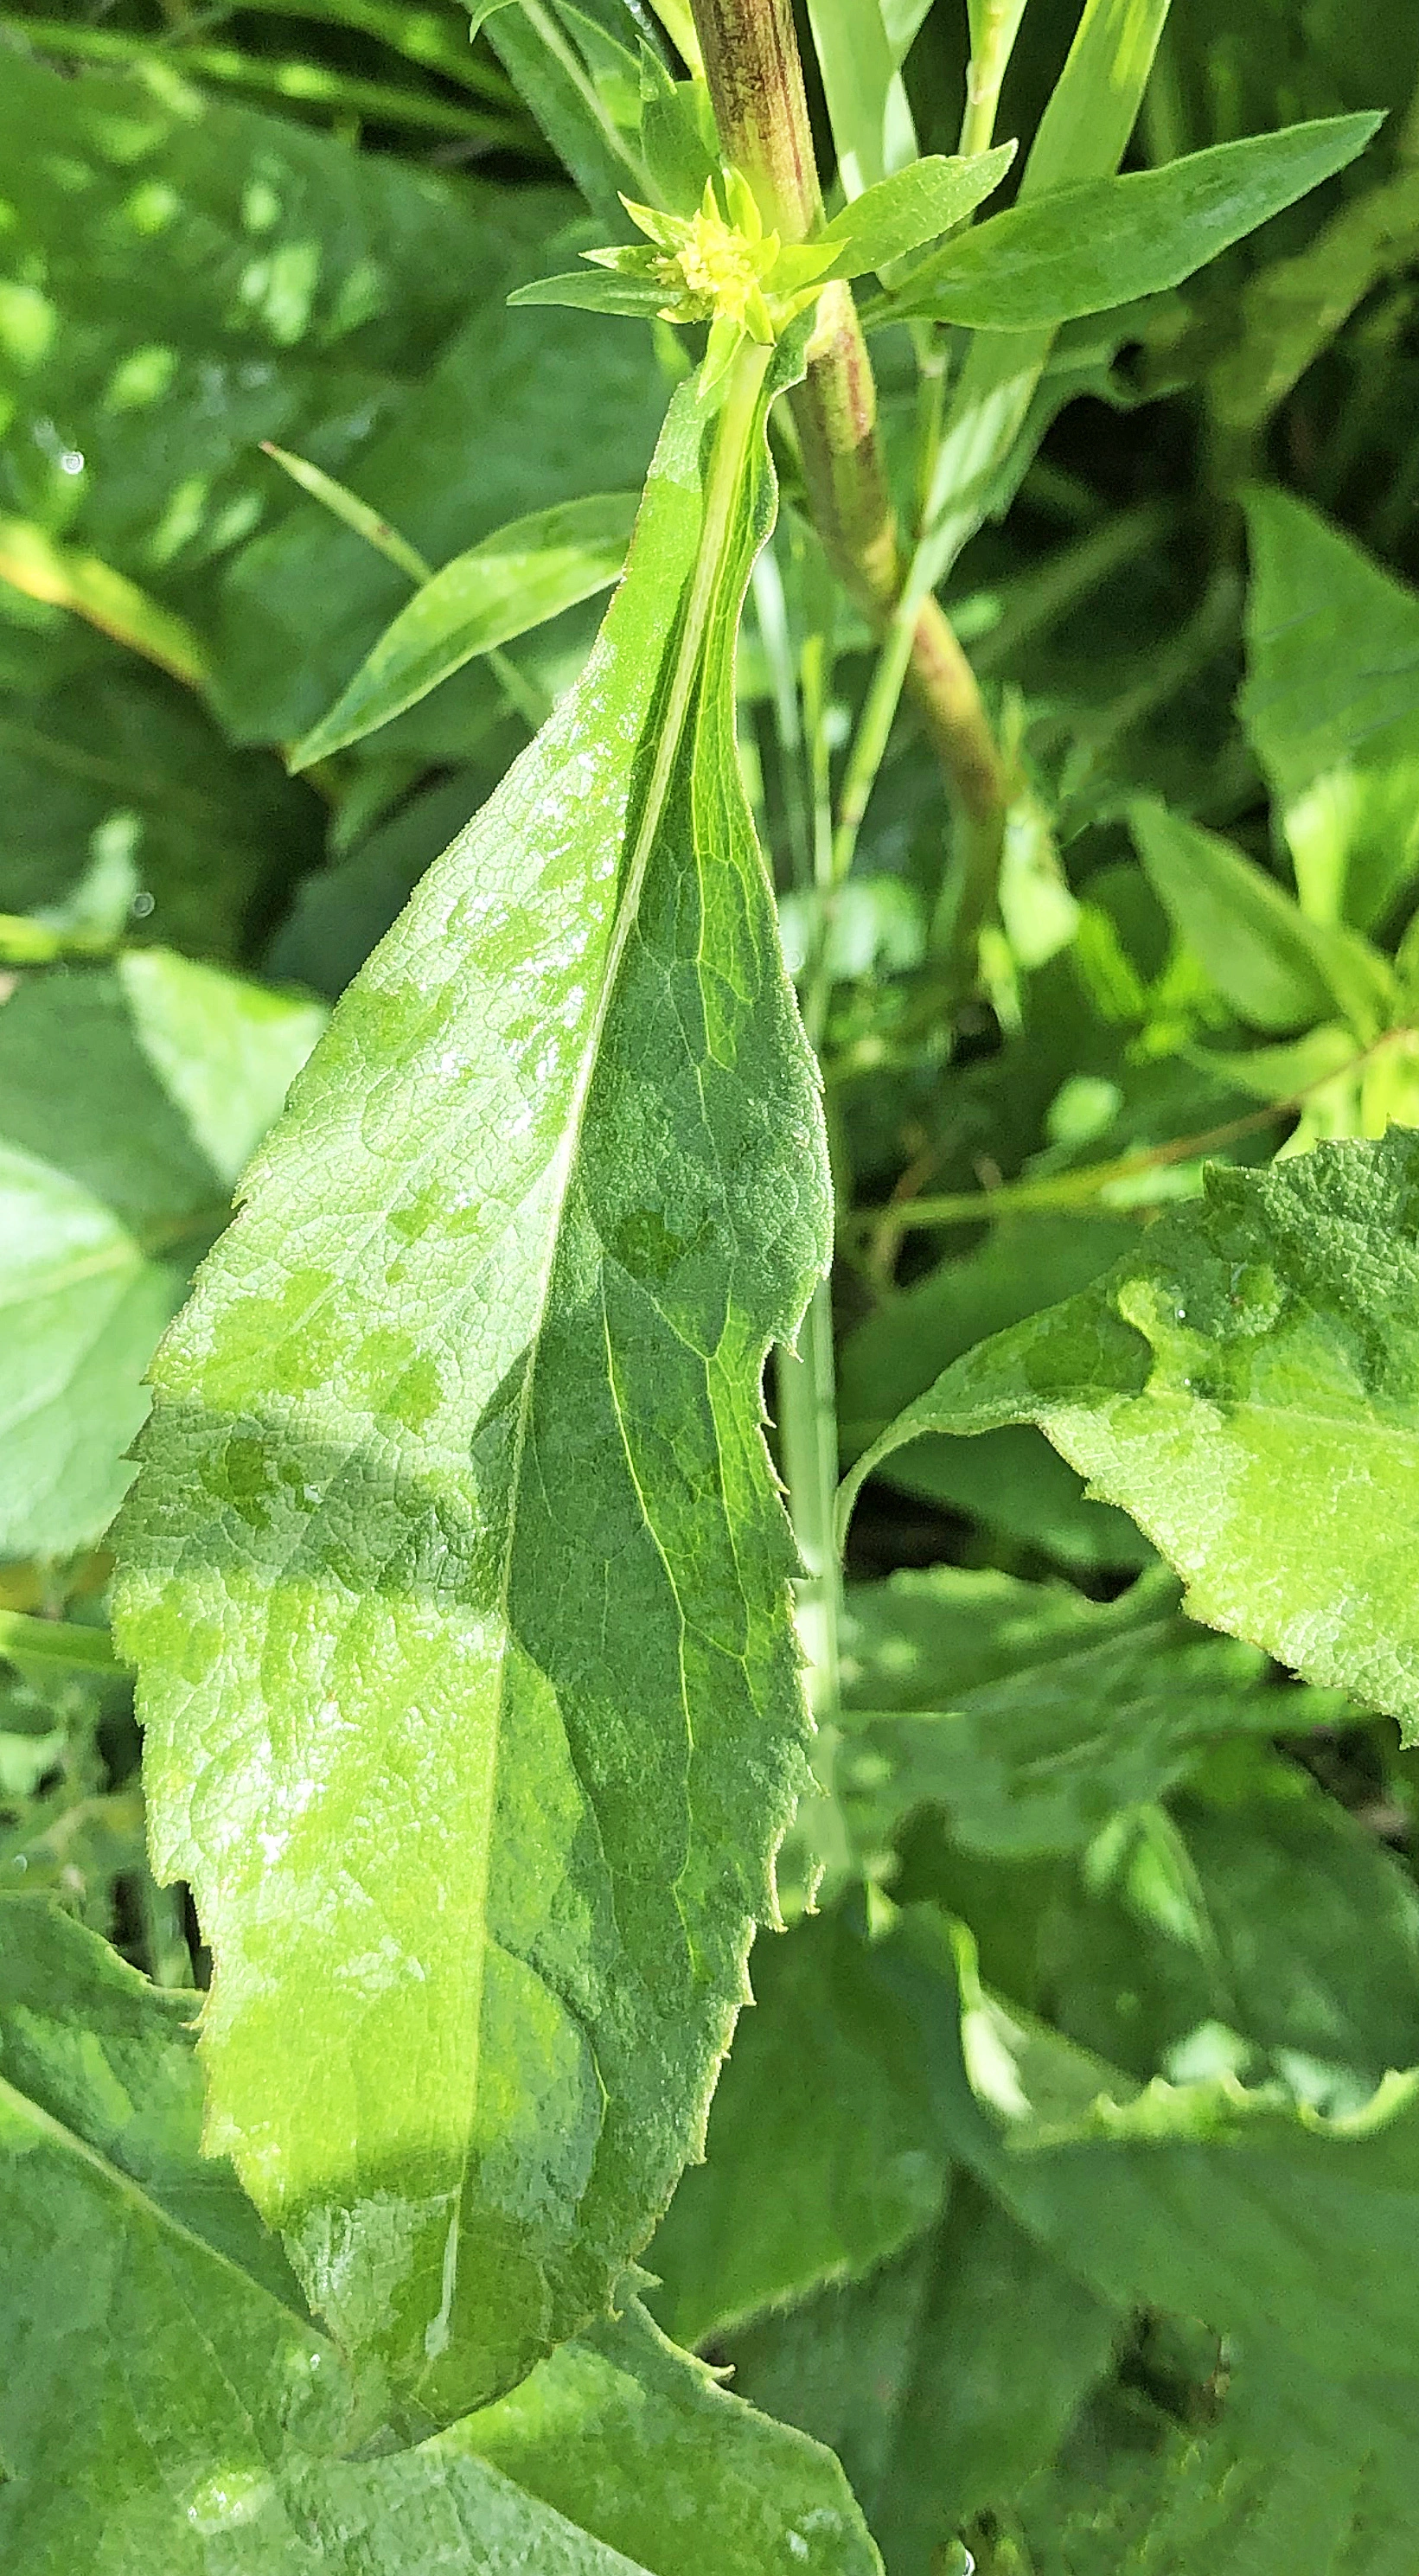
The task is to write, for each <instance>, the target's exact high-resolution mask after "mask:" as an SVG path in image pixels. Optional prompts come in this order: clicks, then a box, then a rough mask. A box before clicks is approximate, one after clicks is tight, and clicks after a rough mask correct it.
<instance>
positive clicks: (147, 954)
mask: <svg viewBox="0 0 1419 2576" xmlns="http://www.w3.org/2000/svg"><path fill="white" fill-rule="evenodd" d="M324 1019H325V1012H324V1009H323V1008H322V1006H321V1005H320V1004H318V1003H314V1002H311V1001H308V1000H306V999H304V998H302V997H300V996H296V995H291V994H284V993H272V992H268V991H265V990H263V989H262V988H261V987H260V986H258V985H255V984H249V983H246V982H245V981H243V980H242V979H241V978H240V977H238V976H234V975H228V974H225V973H223V972H222V971H220V970H219V969H217V968H214V967H210V966H200V965H197V964H195V963H193V962H192V961H191V960H189V959H187V958H182V957H176V956H173V955H172V954H170V953H169V952H168V951H166V950H163V949H148V950H144V951H141V952H133V953H130V954H128V955H126V956H125V957H123V958H121V959H120V960H119V961H118V963H117V964H116V965H115V966H113V967H111V968H105V969H97V968H94V969H82V970H79V971H77V972H71V973H66V972H64V971H63V970H56V971H54V972H52V973H49V974H43V975H34V976H29V977H26V978H25V979H24V981H23V982H22V983H21V984H20V986H19V988H18V990H16V991H15V992H14V993H12V994H11V996H10V998H9V1000H8V1001H7V1002H5V1003H4V1004H3V1005H0V1307H3V1311H4V1314H5V1331H4V1334H3V1337H0V1554H4V1555H7V1556H21V1557H23V1556H41V1557H50V1556H55V1557H62V1556H65V1555H69V1554H72V1553H73V1552H74V1551H75V1550H76V1549H78V1548H81V1547H85V1546H88V1545H91V1544H92V1542H93V1541H94V1540H95V1539H97V1538H99V1537H100V1536H101V1535H102V1533H103V1531H104V1530H105V1529H106V1528H107V1526H108V1523H109V1522H110V1520H111V1519H112V1517H113V1514H114V1512H115V1511H116V1510H117V1508H118V1505H119V1503H120V1501H121V1499H122V1497H123V1494H124V1492H125V1491H126V1489H127V1486H128V1484H129V1482H130V1480H131V1475H132V1470H131V1468H129V1467H128V1466H127V1465H126V1464H125V1463H124V1459H125V1453H126V1451H127V1448H128V1444H129V1442H130V1441H131V1439H132V1437H133V1434H134V1433H135V1432H136V1431H137V1429H138V1427H139V1425H140V1423H141V1422H142V1420H143V1417H144V1414H145V1413H146V1411H147V1396H146V1394H145V1392H144V1388H143V1376H144V1372H145V1370H146V1368H147V1365H148V1362H149V1360H150V1359H151V1358H152V1355H153V1350H154V1348H155V1346H156V1343H157V1340H158V1337H159V1335H160V1333H161V1332H162V1329H163V1326H164V1325H165V1324H166V1323H167V1322H168V1320H169V1318H170V1317H171V1315H172V1313H173V1311H174V1308H175V1307H176V1306H177V1305H178V1303H179V1302H180V1300H181V1297H182V1293H183V1288H184V1285H185V1282H186V1278H187V1275H188V1272H189V1271H190V1269H191V1267H192V1264H193V1262H194V1261H195V1260H196V1259H197V1257H198V1255H199V1254H200V1253H202V1252H203V1251H205V1249H206V1247H207V1245H208V1243H209V1242H210V1241H211V1239H212V1236H213V1235H214V1234H215V1233H216V1232H217V1230H218V1228H219V1227H220V1225H221V1224H222V1222H223V1219H224V1217H225V1214H226V1210H227V1206H228V1204H229V1201H230V1195H231V1189H232V1184H233V1182H234V1180H235V1178H236V1175H237V1173H238V1171H239V1170H240V1169H241V1166H242V1164H243V1163H244V1162H245V1161H246V1159H247V1157H248V1155H249V1154H250V1152H251V1150H252V1147H253V1146H254V1145H255V1144H256V1142H257V1140H258V1139H259V1138H260V1137H261V1136H262V1135H263V1134H264V1132H265V1130H266V1128H267V1127H268V1126H269V1125H270V1122H271V1120H272V1118H273V1117H274V1116H275V1114H276V1111H277V1110H278V1109H279V1107H280V1105H281V1102H282V1099H283V1098H284V1096H285V1092H286V1089H287V1086H288V1084H289V1083H290V1081H291V1078H292V1076H293V1074H294V1073H295V1072H296V1071H297V1070H298V1068H299V1066H300V1065H301V1064H302V1063H303V1062H304V1060H305V1058H306V1056H307V1055H308V1054H309V1052H310V1049H311V1047H312V1045H313V1044H314V1042H315V1038H316V1036H317V1035H318V1033H319V1030H320V1028H321V1027H322V1025H323V1023H324Z"/></svg>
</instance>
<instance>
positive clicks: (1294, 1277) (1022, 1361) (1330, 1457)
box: [843, 1128, 1419, 1736]
mask: <svg viewBox="0 0 1419 2576" xmlns="http://www.w3.org/2000/svg"><path fill="white" fill-rule="evenodd" d="M1417 1359H1419V1137H1416V1136H1415V1135H1413V1134H1410V1133H1409V1132H1407V1131H1406V1130H1404V1129H1402V1128H1392V1129H1391V1131H1390V1133H1389V1135H1388V1136H1387V1137H1386V1138H1385V1139H1384V1140H1383V1141H1382V1142H1381V1143H1380V1144H1377V1145H1369V1144H1342V1145H1321V1146H1318V1147H1317V1148H1316V1150H1315V1151H1314V1153H1311V1154H1308V1155H1305V1156H1298V1157H1297V1158H1296V1159H1295V1160H1293V1161H1290V1162H1285V1163H1281V1164H1278V1165H1277V1166H1276V1167H1275V1169H1273V1170H1272V1171H1269V1172H1262V1173H1256V1172H1247V1171H1234V1170H1229V1169H1227V1168H1225V1167H1223V1166H1217V1165H1214V1166H1213V1167H1211V1168H1210V1169H1209V1171H1208V1172H1207V1175H1206V1192H1205V1196H1204V1198H1203V1200H1202V1201H1201V1203H1199V1204H1194V1205H1192V1206H1190V1207H1187V1208H1181V1209H1179V1210H1178V1211H1177V1212H1176V1213H1175V1214H1173V1215H1170V1216H1167V1217H1163V1218H1160V1219H1159V1220H1158V1222H1157V1223H1156V1224H1155V1225H1154V1226H1152V1227H1151V1228H1150V1230H1149V1232H1148V1234H1147V1235H1146V1237H1145V1238H1144V1240H1143V1242H1142V1243H1141V1244H1140V1246H1139V1248H1138V1250H1137V1251H1136V1252H1133V1253H1128V1254H1126V1255H1125V1256H1124V1258H1123V1259H1122V1260H1121V1261H1119V1262H1117V1263H1116V1264H1115V1266H1114V1268H1113V1269H1112V1270H1111V1271H1109V1272H1108V1273H1107V1274H1106V1275H1105V1277H1104V1278H1102V1279H1101V1280H1099V1281H1098V1282H1097V1283H1096V1285H1095V1286H1094V1287H1092V1288H1089V1289H1086V1290H1085V1291H1084V1293H1083V1294H1082V1295H1081V1296H1078V1297H1071V1298H1068V1299H1067V1300H1066V1301H1065V1303H1064V1304H1063V1305H1060V1306H1055V1307H1052V1308H1050V1309H1048V1310H1047V1311H1046V1312H1045V1313H1044V1314H1041V1315H1033V1316H1031V1317H1030V1318H1029V1319H1028V1321H1027V1322H1025V1323H1023V1324H1018V1325H1016V1326H1015V1327H1014V1328H1013V1329H1012V1330H1010V1331H1008V1332H1004V1333H998V1334H997V1335H996V1336H995V1337H994V1339H993V1340H991V1341H988V1342H984V1343H982V1344H981V1345H980V1347H979V1348H978V1349H977V1350H974V1351H970V1352H968V1353H967V1354H966V1356H965V1357H964V1358H963V1359H960V1360H957V1361H956V1362H955V1363H954V1364H953V1366H952V1367H950V1368H948V1369H946V1370H945V1371H944V1372H943V1374H942V1375H941V1376H940V1377H939V1378H938V1379H937V1381H936V1384H935V1386H934V1387H932V1388H931V1389H930V1390H929V1391H928V1392H927V1394H925V1395H923V1396H920V1397H919V1398H918V1399H917V1401H916V1403H915V1404H911V1405H908V1407H907V1409H906V1411H905V1412H904V1413H902V1414H900V1415H899V1416H898V1418H897V1420H896V1421H895V1422H894V1423H893V1425H892V1427H891V1429H890V1430H889V1431H887V1432H884V1434H883V1436H882V1438H881V1439H880V1440H879V1441H878V1442H877V1443H876V1444H875V1446H874V1447H873V1448H871V1449H869V1450H868V1451H867V1453H866V1456H865V1457H863V1458H861V1459H859V1461H858V1463H857V1465H856V1466H855V1467H854V1469H853V1471H852V1474H851V1476H850V1477H849V1479H848V1481H847V1483H846V1485H845V1486H844V1489H843V1492H844V1501H845V1504H846V1505H847V1506H849V1507H850V1505H851V1502H852V1500H853V1497H854V1496H855V1495H856V1493H857V1490H858V1488H859V1486H860V1485H861V1483H862V1480H863V1478H864V1477H865V1476H866V1475H868V1474H870V1473H871V1470H872V1469H873V1467H875V1466H876V1464H877V1462H878V1460H879V1459H881V1458H884V1457H886V1456H887V1455H888V1454H889V1453H890V1452H891V1451H892V1450H893V1449H897V1448H900V1447H901V1446H902V1444H903V1443H904V1442H905V1441H908V1440H911V1439H914V1438H915V1437H916V1436H917V1434H918V1433H919V1432H923V1431H951V1432H973V1431H986V1430H990V1429H992V1428H994V1426H995V1425H996V1424H998V1423H1002V1422H1037V1423H1038V1424H1039V1426H1040V1428H1041V1430H1042V1431H1045V1432H1046V1433H1047V1434H1048V1436H1049V1438H1050V1439H1051V1440H1052V1441H1053V1442H1054V1445H1055V1447H1056V1448H1057V1449H1060V1450H1062V1451H1063V1453H1064V1455H1065V1457H1066V1458H1067V1459H1068V1460H1069V1461H1070V1464H1071V1465H1072V1466H1074V1467H1077V1468H1078V1469H1079V1470H1080V1472H1081V1473H1082V1474H1084V1475H1086V1476H1088V1477H1089V1479H1090V1490H1091V1492H1094V1493H1097V1494H1099V1495H1102V1496H1103V1497H1104V1499H1105V1500H1106V1501H1109V1502H1113V1503H1119V1504H1121V1505H1122V1506H1123V1508H1124V1509H1125V1510H1126V1511H1129V1512H1131V1513H1132V1514H1133V1516H1134V1518H1135V1520H1137V1522H1138V1523H1139V1525H1140V1527H1141V1528H1142V1529H1143V1530H1145V1531H1146V1533H1147V1535H1148V1536H1149V1538H1151V1539H1152V1541H1153V1543H1154V1545H1155V1546H1156V1547H1157V1548H1159V1549H1160V1550H1161V1552H1162V1554H1163V1555H1164V1556H1166V1557H1167V1559H1168V1560H1169V1562H1170V1564H1172V1565H1173V1566H1174V1567H1176V1569H1177V1571H1178V1572H1179V1573H1180V1574H1181V1575H1183V1576H1184V1578H1185V1580H1186V1582H1187V1585H1188V1592H1187V1597H1186V1607H1187V1608H1188V1609H1189V1610H1190V1611H1191V1612H1192V1613H1193V1614H1194V1616H1195V1617H1197V1618H1199V1619H1203V1620H1206V1621H1208V1622H1209V1623H1210V1624H1211V1625H1212V1626H1213V1627H1217V1628H1225V1629H1228V1630H1230V1631H1231V1632H1232V1634H1233V1635H1235V1636H1239V1637H1244V1638H1246V1639H1247V1640H1249V1642H1250V1643H1251V1644H1253V1645H1258V1646H1264V1647H1265V1648H1266V1650H1267V1652H1268V1653H1269V1654H1273V1655H1275V1656H1276V1657H1277V1658H1278V1659H1279V1660H1280V1661H1281V1662H1283V1663H1286V1664H1290V1665H1292V1666H1294V1668H1295V1669H1296V1670H1297V1671H1299V1672H1300V1673H1302V1674H1304V1675H1305V1676H1306V1678H1307V1679H1308V1680H1312V1681H1318V1682H1331V1683H1336V1684H1338V1685H1339V1686H1340V1687H1341V1688H1342V1689H1346V1690H1352V1691H1354V1692H1356V1693H1357V1695H1358V1696H1359V1697H1360V1698H1362V1699H1364V1700H1367V1701H1369V1702H1371V1703H1373V1704H1374V1705H1375V1706H1376V1707H1379V1708H1382V1709H1385V1710H1387V1711H1389V1712H1390V1713H1391V1714H1392V1715H1394V1716H1396V1717H1398V1718H1399V1719H1400V1720H1401V1721H1402V1722H1403V1723H1404V1725H1405V1727H1406V1730H1407V1732H1408V1733H1409V1734H1410V1735H1411V1736H1412V1734H1413V1732H1414V1731H1415V1729H1416V1727H1419V1615H1416V1606H1415V1590H1414V1558H1415V1550H1416V1547H1419V1472H1416V1471H1417V1470H1419V1399H1416V1384H1419V1374H1417V1373H1416V1360H1417Z"/></svg>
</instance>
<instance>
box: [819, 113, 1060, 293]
mask: <svg viewBox="0 0 1419 2576" xmlns="http://www.w3.org/2000/svg"><path fill="white" fill-rule="evenodd" d="M1014 158H1015V146H1014V144H1013V143H1001V144H997V146H996V148H995V150H994V151H993V152H976V153H972V154H969V155H968V156H966V157H965V158H960V157H957V158H953V159H947V158H946V157H945V156H944V155H942V154H940V153H935V154H932V155H931V156H929V157H928V158H927V159H926V160H924V161H913V162H912V163H911V164H910V165H909V167H908V168H907V169H905V170H898V171H895V172H894V173H893V174H892V176H891V177H890V178H887V179H879V180H878V181H877V183H876V185H875V186H874V187H871V188H868V189H867V190H865V192H864V193H863V195H862V196H860V197H854V198H852V199H851V200H850V202H849V203H848V204H847V205H846V206H844V208H843V210H842V213H841V214H839V215H835V216H834V217H833V220H832V222H831V223H830V224H829V225H828V226H827V227H826V229H825V231H824V233H823V236H822V238H823V240H824V241H830V242H842V243H843V244H844V246H845V247H844V249H843V251H842V253H841V254H840V255H839V257H838V258H837V259H836V260H835V261H834V263H833V268H832V274H833V276H834V277H865V276H866V275H867V274H868V272H869V270H871V269H881V268H887V267H890V265H891V263H892V261H893V260H894V259H902V258H904V257H905V255H906V253H907V252H908V251H912V250H917V249H918V248H919V247H920V245H921V244H922V242H924V241H930V240H932V239H933V238H934V236H935V235H936V234H937V233H944V232H949V231H950V230H951V227H952V225H953V224H959V223H964V221H965V219H966V217H967V215H969V214H971V213H973V212H974V210H975V208H976V207H977V206H978V205H980V204H981V202H982V200H983V199H984V198H986V197H988V196H989V195H990V193H991V191H992V189H994V188H998V187H999V185H1000V182H1001V180H1002V179H1003V178H1004V176H1005V173H1006V171H1007V170H1008V169H1009V167H1010V164H1011V162H1012V161H1013V160H1014Z"/></svg>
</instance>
